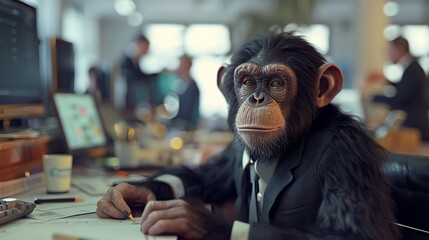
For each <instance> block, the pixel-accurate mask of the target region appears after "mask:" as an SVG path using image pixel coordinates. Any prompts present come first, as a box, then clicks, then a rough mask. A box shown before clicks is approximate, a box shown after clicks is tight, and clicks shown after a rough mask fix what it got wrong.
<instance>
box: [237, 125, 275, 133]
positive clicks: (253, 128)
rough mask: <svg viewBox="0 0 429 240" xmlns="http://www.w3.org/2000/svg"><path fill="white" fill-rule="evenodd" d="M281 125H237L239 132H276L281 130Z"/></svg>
mask: <svg viewBox="0 0 429 240" xmlns="http://www.w3.org/2000/svg"><path fill="white" fill-rule="evenodd" d="M280 129H281V127H280V126H277V127H266V126H253V125H243V126H237V130H238V131H239V132H276V131H278V130H280Z"/></svg>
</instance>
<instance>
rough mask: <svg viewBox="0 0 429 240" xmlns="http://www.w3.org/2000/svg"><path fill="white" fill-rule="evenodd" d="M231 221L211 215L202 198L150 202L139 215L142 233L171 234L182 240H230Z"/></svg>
mask: <svg viewBox="0 0 429 240" xmlns="http://www.w3.org/2000/svg"><path fill="white" fill-rule="evenodd" d="M231 228H232V224H231V223H228V221H227V220H225V219H223V218H222V217H220V216H216V215H215V214H212V213H211V212H210V211H209V210H208V209H207V208H206V207H205V206H204V204H203V203H202V202H201V201H197V200H186V201H185V200H183V199H175V200H168V201H150V202H148V203H147V205H146V208H145V210H144V211H143V214H142V222H141V230H142V232H143V233H145V234H149V235H160V234H174V235H178V236H179V237H180V238H181V239H205V240H208V239H219V240H222V239H229V237H230V234H231Z"/></svg>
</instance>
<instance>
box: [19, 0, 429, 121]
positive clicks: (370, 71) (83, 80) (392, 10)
mask: <svg viewBox="0 0 429 240" xmlns="http://www.w3.org/2000/svg"><path fill="white" fill-rule="evenodd" d="M23 1H24V0H23ZM24 2H26V3H27V4H29V5H31V6H34V7H36V8H37V11H38V15H37V23H38V34H39V38H40V41H41V43H42V46H45V45H46V44H44V43H47V42H48V41H49V39H51V38H56V39H59V40H62V41H64V42H66V43H67V44H69V45H68V46H69V50H65V51H64V52H63V55H61V56H59V58H70V61H71V62H72V63H73V64H71V66H70V68H72V71H74V75H73V79H70V80H68V81H71V82H72V84H71V85H70V88H72V89H71V90H72V91H75V92H77V93H83V92H85V91H87V88H88V85H89V77H88V71H89V69H90V68H91V67H93V66H97V67H98V68H99V69H100V70H101V75H100V76H102V78H103V83H102V86H99V88H101V90H102V91H103V92H104V93H103V96H104V97H103V99H104V100H105V101H109V102H111V103H113V105H114V106H115V108H117V109H119V110H121V109H123V108H124V104H125V103H124V101H125V100H124V91H125V90H124V88H126V86H124V81H123V79H122V80H121V78H123V77H122V76H121V74H120V71H119V66H120V62H121V59H122V57H123V56H124V54H125V53H126V51H128V50H129V49H130V48H131V47H132V46H130V42H131V41H132V40H133V39H134V38H135V37H136V36H137V35H139V34H144V35H145V36H146V37H147V38H148V39H149V41H150V48H149V51H148V54H147V55H146V56H145V57H143V58H142V59H140V66H141V68H142V70H143V72H145V73H148V74H151V73H160V72H169V71H173V70H174V69H176V68H177V67H178V65H179V57H180V56H182V55H188V56H191V57H192V59H193V64H192V68H191V75H192V77H193V78H194V79H195V81H196V83H197V85H198V87H199V89H200V105H199V110H200V121H199V126H201V127H206V128H220V129H221V128H225V121H223V120H222V119H224V118H225V117H226V113H227V106H226V103H225V100H224V99H223V96H222V95H221V94H220V92H219V91H218V89H217V85H216V72H217V70H218V68H219V66H220V65H222V64H223V63H227V62H228V58H229V56H230V55H231V53H233V52H234V51H235V50H236V49H237V48H238V47H239V46H240V45H241V44H242V43H243V42H244V41H246V40H248V39H249V38H250V37H252V36H254V35H255V34H256V33H259V32H261V31H263V30H266V29H268V28H269V27H271V26H273V25H277V26H278V27H280V28H281V29H284V30H297V31H298V32H299V33H300V34H302V35H304V36H305V37H306V38H307V39H308V40H309V41H310V42H311V43H313V44H314V45H315V46H316V47H317V48H318V49H319V50H320V51H321V52H322V53H324V54H326V56H327V57H328V59H329V61H332V62H334V63H336V64H338V65H339V66H340V67H341V68H342V70H343V73H344V76H345V84H344V91H343V92H342V93H341V94H340V95H339V96H338V97H337V98H336V99H335V101H336V102H337V103H338V104H339V105H340V106H341V107H342V108H344V109H345V110H347V111H349V112H352V113H354V114H356V115H357V116H359V117H361V118H362V119H365V121H367V122H368V124H370V125H371V124H372V125H373V126H377V124H379V123H380V121H382V120H383V119H384V117H385V113H384V112H383V113H380V111H378V110H376V111H374V110H372V109H371V108H368V107H367V105H366V104H365V102H363V100H364V97H362V96H363V95H365V92H367V91H371V88H372V85H374V86H375V85H377V82H378V80H380V79H384V78H389V79H395V78H399V77H400V76H401V72H398V70H397V69H396V68H394V67H392V64H390V63H389V62H387V60H386V51H387V45H388V41H389V40H392V39H393V38H395V37H397V36H399V35H403V36H404V37H406V38H407V39H408V40H409V42H410V50H411V53H412V54H413V55H414V56H416V57H417V58H418V60H419V62H420V63H421V65H422V67H423V68H424V70H425V71H426V73H428V70H429V44H428V43H429V14H427V13H428V12H429V5H428V4H427V1H425V0H395V1H387V0H378V1H371V0H361V1H354V0H264V1H261V0H246V1H243V0H175V1H170V0H157V1H152V0H91V1H87V0H25V1H24ZM67 44H66V45H67ZM48 48H49V47H48ZM42 53H43V51H42ZM41 57H42V58H43V54H41ZM41 63H42V65H44V66H42V67H44V69H49V68H50V67H51V64H52V63H50V62H49V61H43V59H42V61H41ZM48 72H49V71H45V74H43V72H42V78H45V79H46V81H50V80H49V78H50V77H51V76H50V75H49V73H48ZM162 76H164V77H166V76H167V77H168V74H167V75H162ZM69 90H70V89H69ZM219 119H221V120H222V121H219Z"/></svg>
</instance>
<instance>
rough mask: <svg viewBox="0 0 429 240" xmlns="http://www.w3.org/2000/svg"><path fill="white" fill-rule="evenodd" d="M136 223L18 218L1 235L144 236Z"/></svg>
mask: <svg viewBox="0 0 429 240" xmlns="http://www.w3.org/2000/svg"><path fill="white" fill-rule="evenodd" d="M136 222H137V223H133V222H132V221H128V220H115V219H100V218H82V219H77V218H76V219H58V220H54V221H38V220H34V219H19V220H16V221H15V222H14V223H13V225H9V226H8V227H7V228H6V227H5V228H1V229H0V239H32V240H47V239H48V240H49V239H53V236H54V235H55V234H57V235H58V234H60V235H66V236H73V237H76V238H77V239H91V240H117V239H127V240H134V239H136V240H137V239H138V240H141V239H145V238H144V234H143V233H142V232H141V231H140V224H138V223H139V222H140V219H136ZM147 239H150V240H177V237H176V236H147Z"/></svg>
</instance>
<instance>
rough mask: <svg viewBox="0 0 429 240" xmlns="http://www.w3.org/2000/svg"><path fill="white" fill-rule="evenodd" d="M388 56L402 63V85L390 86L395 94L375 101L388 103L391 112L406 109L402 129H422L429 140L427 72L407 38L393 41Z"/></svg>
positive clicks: (379, 97)
mask: <svg viewBox="0 0 429 240" xmlns="http://www.w3.org/2000/svg"><path fill="white" fill-rule="evenodd" d="M388 53H389V55H388V56H389V59H390V61H392V62H393V63H395V64H400V65H401V66H402V68H403V69H404V72H403V74H402V77H401V80H400V81H399V82H395V83H393V82H389V83H388V86H389V87H390V89H393V91H392V90H391V91H389V94H383V95H376V96H374V97H373V99H372V101H373V102H375V103H384V104H387V105H388V106H389V108H390V109H391V110H403V111H404V112H405V113H406V115H407V116H406V119H405V121H404V122H403V123H402V126H404V127H411V128H416V129H418V130H419V131H420V133H421V136H422V140H423V141H429V120H428V110H429V106H428V101H429V99H428V94H427V93H428V91H429V89H428V88H429V85H428V80H427V79H426V75H425V72H424V70H423V68H422V67H421V66H420V64H419V63H418V62H417V60H416V59H415V58H414V57H413V56H412V55H411V54H410V50H409V43H408V41H407V39H405V38H404V37H401V36H400V37H397V38H395V39H394V40H392V41H391V42H390V43H389V51H388Z"/></svg>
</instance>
